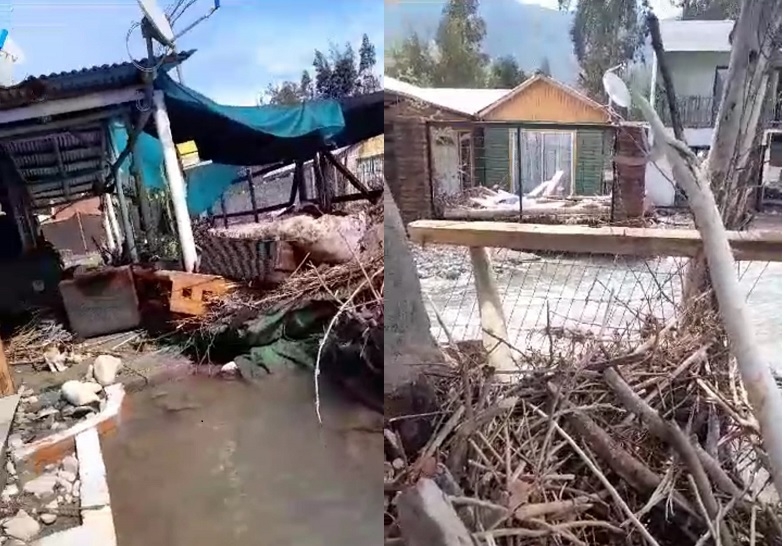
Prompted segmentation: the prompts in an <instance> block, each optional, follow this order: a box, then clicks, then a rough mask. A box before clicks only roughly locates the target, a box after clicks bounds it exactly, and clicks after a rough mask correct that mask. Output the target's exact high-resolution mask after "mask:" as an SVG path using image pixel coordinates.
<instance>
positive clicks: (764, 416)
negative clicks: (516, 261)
mask: <svg viewBox="0 0 784 546" xmlns="http://www.w3.org/2000/svg"><path fill="white" fill-rule="evenodd" d="M635 99H636V101H637V102H638V103H639V106H640V108H641V110H642V112H643V115H644V116H645V118H646V119H647V120H648V122H649V123H650V125H651V130H652V131H653V136H654V140H655V141H656V142H659V143H664V152H665V154H666V156H667V160H668V161H669V162H670V165H671V166H672V173H673V176H674V177H675V181H676V182H677V183H678V185H679V186H680V187H681V188H683V189H684V191H685V192H686V196H687V197H688V199H689V206H690V208H691V210H692V212H693V213H694V219H695V223H696V224H697V229H698V230H699V232H700V235H701V236H702V241H703V249H704V252H705V258H706V260H707V262H708V271H709V274H710V280H711V284H712V287H713V291H714V293H715V295H716V300H717V302H718V304H719V313H720V316H721V320H722V323H723V324H724V329H725V330H726V332H727V338H728V339H729V342H730V351H731V352H732V356H733V357H735V359H736V360H737V362H738V369H739V370H740V375H741V379H742V381H743V384H744V386H745V387H746V391H747V392H748V394H749V401H750V402H751V406H752V409H753V411H754V415H755V417H756V418H757V420H758V421H759V424H760V431H761V434H762V439H763V442H764V444H765V450H766V451H767V453H768V457H769V459H770V466H771V472H772V474H773V480H774V483H775V486H776V489H777V490H778V492H779V495H781V490H782V482H781V480H782V473H781V455H782V427H781V423H782V414H781V391H780V390H779V388H778V387H777V386H776V382H775V380H774V379H773V373H772V371H771V368H770V364H769V363H768V362H767V361H766V360H765V358H764V357H763V355H762V351H761V350H760V344H759V343H758V342H757V341H756V340H755V338H754V331H753V330H752V329H751V318H750V316H749V313H748V310H747V307H746V300H745V297H744V294H743V292H742V290H741V288H740V283H739V282H738V277H737V273H736V270H735V259H734V258H733V255H732V250H731V248H730V243H729V240H728V239H727V233H726V231H725V229H724V223H723V221H722V217H721V213H720V212H719V208H718V206H717V205H716V199H715V197H714V195H713V192H712V190H711V187H710V181H709V180H708V179H707V177H705V176H704V174H703V172H704V171H703V170H702V169H701V168H700V164H699V161H698V159H697V157H696V156H695V155H694V153H693V152H692V151H691V150H690V149H689V148H688V147H687V146H686V145H685V144H684V143H683V142H680V141H678V140H675V139H673V138H672V137H670V136H669V135H668V134H667V131H666V129H665V127H664V124H663V123H662V121H661V119H659V116H658V115H656V112H655V111H654V110H653V108H652V107H651V105H650V104H649V103H648V101H646V100H645V99H644V98H642V97H641V96H639V95H637V96H635Z"/></svg>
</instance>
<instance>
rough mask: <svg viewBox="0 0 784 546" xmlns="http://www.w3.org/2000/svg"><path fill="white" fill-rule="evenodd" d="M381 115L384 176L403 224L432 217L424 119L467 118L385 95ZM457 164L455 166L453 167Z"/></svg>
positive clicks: (462, 119)
mask: <svg viewBox="0 0 784 546" xmlns="http://www.w3.org/2000/svg"><path fill="white" fill-rule="evenodd" d="M385 103H386V104H385V112H384V177H385V178H386V181H387V185H388V186H389V190H390V191H391V192H392V195H393V197H394V198H395V203H397V206H398V209H400V215H401V217H402V219H403V222H404V223H406V224H407V223H409V222H413V221H414V220H418V219H421V218H431V217H432V215H433V214H432V210H433V209H432V194H431V188H430V179H431V172H430V170H429V167H428V139H427V127H426V125H425V120H427V119H430V120H434V121H465V120H467V119H469V116H460V115H458V114H456V113H451V112H445V111H442V110H439V109H437V108H435V107H432V106H430V105H426V104H422V103H417V104H416V105H414V104H412V102H411V101H409V100H408V99H405V98H402V97H399V96H397V95H393V94H391V93H388V94H387V97H386V98H385ZM456 167H457V165H456V164H455V168H456Z"/></svg>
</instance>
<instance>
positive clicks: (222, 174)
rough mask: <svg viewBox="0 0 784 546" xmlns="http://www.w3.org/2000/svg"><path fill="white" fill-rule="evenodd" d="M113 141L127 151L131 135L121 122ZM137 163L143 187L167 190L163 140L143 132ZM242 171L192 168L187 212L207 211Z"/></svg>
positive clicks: (124, 166) (220, 167)
mask: <svg viewBox="0 0 784 546" xmlns="http://www.w3.org/2000/svg"><path fill="white" fill-rule="evenodd" d="M112 141H113V142H114V145H115V146H116V148H117V149H118V150H122V149H124V148H125V145H126V144H127V142H128V133H127V131H126V129H125V125H124V124H122V123H119V122H116V123H113V124H112ZM135 149H136V156H135V157H136V161H137V162H138V164H139V169H140V170H141V175H142V180H143V181H144V185H145V186H146V187H147V188H148V189H151V190H162V189H164V188H165V187H166V178H165V173H164V168H163V148H162V147H161V143H160V141H159V140H158V139H157V138H155V137H154V136H151V135H148V134H146V133H142V134H140V135H139V138H138V139H137V140H136V144H135ZM129 168H130V159H126V160H125V161H124V162H123V164H122V165H120V170H121V171H123V172H126V173H127V172H128V169H129ZM238 171H239V168H238V167H236V166H235V165H223V164H221V163H208V164H206V165H200V166H198V167H193V168H190V169H188V170H187V171H186V172H185V183H186V186H187V200H188V211H189V212H190V213H191V215H193V216H198V215H199V214H201V213H203V212H206V211H208V210H209V209H210V208H211V207H212V205H213V204H214V203H215V202H216V201H217V200H218V199H220V196H221V195H223V192H225V191H226V190H227V189H228V188H229V186H231V183H232V182H233V181H234V179H236V178H237V176H238Z"/></svg>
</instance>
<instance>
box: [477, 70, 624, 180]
mask: <svg viewBox="0 0 784 546" xmlns="http://www.w3.org/2000/svg"><path fill="white" fill-rule="evenodd" d="M484 119H486V120H488V121H540V122H554V123H563V124H564V130H567V131H568V130H569V127H568V124H570V123H605V122H607V115H606V114H605V113H604V111H602V110H600V109H598V108H596V107H593V106H592V105H590V104H586V103H585V102H584V101H581V100H579V99H578V98H576V97H574V96H573V95H571V94H569V93H567V92H566V91H564V90H563V89H561V88H559V87H558V86H556V85H552V84H549V83H547V82H546V81H536V82H533V83H532V84H531V85H530V86H529V87H528V88H526V89H524V90H523V91H522V92H521V93H520V94H518V95H517V96H515V97H512V98H510V99H509V100H508V101H507V102H505V103H503V104H500V105H499V106H498V107H497V108H495V109H493V110H492V111H490V112H488V113H487V115H485V116H484ZM574 132H575V138H574V140H573V142H574V146H575V150H574V156H573V169H572V170H573V173H572V176H573V179H574V189H575V193H576V194H578V195H595V194H598V193H600V192H601V188H602V182H603V176H604V164H605V163H606V157H605V156H606V154H608V153H609V151H608V150H605V149H604V148H605V146H604V140H605V139H604V131H603V130H601V129H595V130H592V129H582V130H579V131H574ZM511 134H512V135H513V134H514V131H511ZM510 138H514V136H510V130H509V128H508V127H505V128H486V129H485V144H486V151H485V160H486V162H487V164H486V167H485V171H486V173H487V174H486V181H485V183H486V184H487V185H493V184H499V185H505V186H506V187H511V178H512V176H511V173H512V169H513V168H514V166H512V165H511V164H510V152H509V151H510V148H511V147H512V144H511V143H510ZM501 141H503V142H505V143H506V144H505V145H500V142H501Z"/></svg>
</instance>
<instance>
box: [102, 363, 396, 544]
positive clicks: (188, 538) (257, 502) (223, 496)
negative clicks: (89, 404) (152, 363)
mask: <svg viewBox="0 0 784 546" xmlns="http://www.w3.org/2000/svg"><path fill="white" fill-rule="evenodd" d="M324 390H325V392H323V393H322V413H323V416H324V425H323V426H320V425H319V424H318V422H317V420H316V417H315V412H314V409H313V380H312V376H311V375H310V374H304V373H294V372H283V373H277V374H275V375H270V376H267V377H266V378H264V379H263V380H261V381H260V382H259V383H257V384H247V383H244V382H240V381H225V380H219V379H216V378H210V377H203V376H194V375H188V376H186V377H181V378H179V379H175V380H171V381H169V382H166V383H164V384H162V385H159V386H156V387H150V388H148V389H146V390H144V391H142V392H138V393H133V394H130V395H129V400H128V402H129V405H128V409H127V410H126V411H125V412H124V414H123V421H122V424H121V425H120V428H119V430H118V432H117V433H115V434H114V435H113V436H110V437H108V438H106V439H104V441H103V450H104V458H105V460H106V465H107V470H108V475H109V485H110V492H111V500H112V509H113V512H114V520H115V524H116V527H117V534H118V540H119V546H137V545H138V546H208V545H209V546H213V545H215V544H226V545H232V546H257V545H259V544H292V545H293V544H296V545H297V546H327V545H337V544H341V545H346V546H354V545H356V546H366V545H369V544H375V543H376V542H378V537H379V533H380V532H381V525H382V523H381V522H382V521H383V498H382V495H381V489H380V480H381V476H382V475H383V474H382V465H383V444H382V437H381V434H380V433H373V432H368V430H373V429H374V428H376V427H379V431H380V425H379V424H378V421H379V420H378V418H377V417H376V416H375V415H373V414H370V413H369V412H367V411H365V410H364V409H363V408H358V407H356V406H354V405H351V404H349V403H347V402H345V401H344V397H342V396H339V395H337V394H336V393H334V392H333V391H331V390H330V389H328V388H327V389H324Z"/></svg>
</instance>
